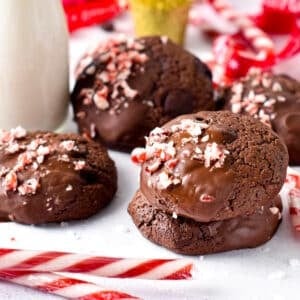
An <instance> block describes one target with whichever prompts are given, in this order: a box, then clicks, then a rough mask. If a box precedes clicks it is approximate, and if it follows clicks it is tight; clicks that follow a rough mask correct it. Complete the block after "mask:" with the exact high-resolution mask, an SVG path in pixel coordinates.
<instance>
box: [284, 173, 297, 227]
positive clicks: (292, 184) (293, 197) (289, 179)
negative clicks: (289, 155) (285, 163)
mask: <svg viewBox="0 0 300 300" xmlns="http://www.w3.org/2000/svg"><path fill="white" fill-rule="evenodd" d="M285 182H286V185H287V187H288V189H289V192H288V197H289V201H288V202H289V212H290V216H291V221H292V224H293V227H294V228H295V230H296V231H300V174H299V173H298V172H296V171H294V170H293V169H291V168H288V171H287V176H286V181H285Z"/></svg>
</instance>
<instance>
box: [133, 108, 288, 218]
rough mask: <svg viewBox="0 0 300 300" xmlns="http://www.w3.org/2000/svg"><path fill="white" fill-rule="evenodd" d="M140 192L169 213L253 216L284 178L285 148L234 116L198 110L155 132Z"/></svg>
mask: <svg viewBox="0 0 300 300" xmlns="http://www.w3.org/2000/svg"><path fill="white" fill-rule="evenodd" d="M132 159H133V160H134V161H136V162H140V163H143V165H142V171H141V186H140V190H141V193H142V194H143V195H144V196H145V197H146V198H147V200H148V201H149V202H150V203H151V204H152V205H153V206H154V207H156V208H158V209H161V210H164V211H166V212H167V213H169V214H172V213H173V212H175V213H176V214H178V215H180V216H184V217H188V218H192V219H194V220H195V221H198V222H210V221H217V220H225V219H229V218H234V217H237V216H239V215H245V214H253V213H254V212H255V211H257V210H258V209H259V208H260V207H261V206H264V205H266V204H267V203H268V202H269V200H270V199H274V198H275V197H276V196H277V194H278V192H279V191H280V189H281V186H282V184H283V182H284V179H285V175H286V168H287V163H288V155H287V150H286V147H285V146H284V145H283V143H282V142H281V141H280V139H279V138H278V136H277V135H276V134H274V133H273V132H272V131H271V130H270V129H269V128H268V126H265V125H264V124H262V123H261V122H259V121H256V120H255V119H253V118H251V117H248V116H238V115H236V114H233V113H230V112H199V113H197V114H192V115H185V116H181V117H178V118H176V119H174V120H172V121H171V122H169V123H167V124H166V125H165V126H163V127H162V128H156V129H154V130H153V131H152V132H151V133H150V135H149V137H148V138H147V144H146V147H145V148H139V149H136V150H134V151H133V153H132Z"/></svg>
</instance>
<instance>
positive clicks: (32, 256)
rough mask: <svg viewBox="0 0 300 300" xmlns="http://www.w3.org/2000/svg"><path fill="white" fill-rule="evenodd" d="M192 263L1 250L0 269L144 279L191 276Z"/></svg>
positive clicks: (188, 261)
mask: <svg viewBox="0 0 300 300" xmlns="http://www.w3.org/2000/svg"><path fill="white" fill-rule="evenodd" d="M192 266H193V265H192V263H191V261H190V260H187V259H134V258H111V257H101V256H92V255H82V254H74V253H66V252H49V251H47V252H45V251H27V250H14V249H0V272H5V271H15V270H17V271H24V270H27V271H34V272H70V273H86V274H89V275H94V276H103V277H115V278H140V279H152V280H163V279H172V280H176V279H187V278H190V277H191V269H192Z"/></svg>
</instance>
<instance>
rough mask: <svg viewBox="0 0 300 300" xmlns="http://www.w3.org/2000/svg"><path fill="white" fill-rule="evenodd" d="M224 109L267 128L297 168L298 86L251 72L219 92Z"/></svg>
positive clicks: (299, 156)
mask: <svg viewBox="0 0 300 300" xmlns="http://www.w3.org/2000/svg"><path fill="white" fill-rule="evenodd" d="M220 98H221V101H222V102H224V103H225V109H227V110H231V111H232V112H234V113H240V114H248V115H251V116H253V117H255V118H257V119H259V120H261V121H262V122H264V123H266V124H268V125H269V126H271V127H272V129H273V130H274V131H275V132H277V133H278V135H279V136H280V137H281V138H282V140H283V141H284V142H285V144H286V145H287V148H288V151H289V159H290V164H296V165H300V82H298V81H297V80H295V79H293V78H291V77H289V76H287V75H282V74H281V75H275V74H272V73H269V72H264V73H261V72H257V71H256V72H251V73H250V74H249V75H248V76H246V77H245V78H242V79H240V80H239V81H237V82H236V83H234V84H233V85H232V86H230V87H225V89H224V90H223V91H222V92H221V96H220Z"/></svg>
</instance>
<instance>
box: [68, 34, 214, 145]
mask: <svg viewBox="0 0 300 300" xmlns="http://www.w3.org/2000/svg"><path fill="white" fill-rule="evenodd" d="M77 76H78V77H77V81H76V86H75V88H74V91H73V93H72V104H73V107H74V113H75V120H76V122H77V123H78V126H79V130H80V131H81V133H83V134H86V135H88V136H90V137H92V138H94V139H95V140H98V141H102V142H104V143H105V144H107V145H108V146H110V147H113V148H118V149H121V150H132V148H134V147H136V146H143V145H144V144H145V140H144V136H145V135H147V134H148V133H149V131H150V130H151V129H153V128H154V127H156V126H161V125H162V124H164V123H165V122H167V121H169V120H170V119H172V118H173V117H176V116H178V115H181V114H185V113H191V112H195V111H198V110H201V109H213V108H214V101H213V100H212V99H213V98H212V93H213V89H212V83H211V73H210V71H209V69H208V68H207V67H206V66H205V65H204V64H203V63H202V62H201V61H200V60H199V59H197V58H196V57H194V56H193V55H191V54H190V53H188V52H186V51H185V50H183V49H182V48H181V47H179V46H177V45H175V44H174V43H172V42H171V41H169V40H168V39H164V38H160V37H147V38H140V39H135V40H134V39H124V38H123V39H118V40H109V41H108V42H107V43H102V44H99V45H98V46H97V47H96V48H95V49H92V50H91V51H89V52H87V53H86V54H85V56H84V57H83V58H82V59H81V61H80V62H79V64H78V67H77Z"/></svg>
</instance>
